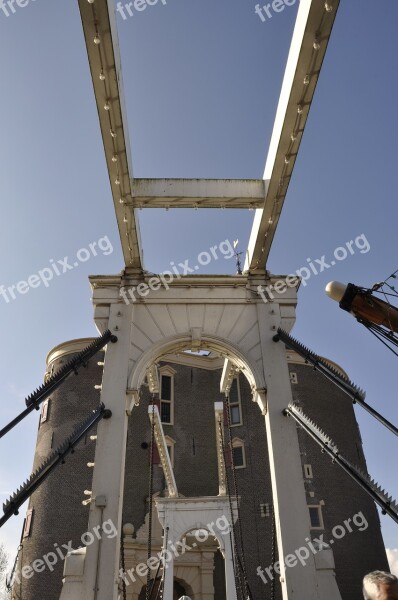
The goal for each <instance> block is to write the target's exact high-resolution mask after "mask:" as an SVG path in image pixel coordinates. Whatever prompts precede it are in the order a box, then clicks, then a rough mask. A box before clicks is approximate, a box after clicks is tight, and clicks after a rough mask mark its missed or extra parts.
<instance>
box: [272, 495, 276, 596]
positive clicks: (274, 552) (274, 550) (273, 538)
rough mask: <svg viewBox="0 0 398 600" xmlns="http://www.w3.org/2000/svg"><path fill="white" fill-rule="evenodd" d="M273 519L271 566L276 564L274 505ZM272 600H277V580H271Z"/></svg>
mask: <svg viewBox="0 0 398 600" xmlns="http://www.w3.org/2000/svg"><path fill="white" fill-rule="evenodd" d="M271 519H272V525H271V527H272V533H271V564H272V565H274V564H275V562H276V526H275V512H274V505H273V504H271ZM271 600H275V578H274V577H272V579H271Z"/></svg>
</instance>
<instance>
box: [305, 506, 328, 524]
mask: <svg viewBox="0 0 398 600" xmlns="http://www.w3.org/2000/svg"><path fill="white" fill-rule="evenodd" d="M308 510H309V512H310V522H311V529H324V526H323V517H322V507H321V506H320V505H319V504H318V505H316V506H309V507H308Z"/></svg>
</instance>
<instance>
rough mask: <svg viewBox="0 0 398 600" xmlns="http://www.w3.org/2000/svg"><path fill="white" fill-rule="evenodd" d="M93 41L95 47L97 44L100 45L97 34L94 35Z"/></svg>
mask: <svg viewBox="0 0 398 600" xmlns="http://www.w3.org/2000/svg"><path fill="white" fill-rule="evenodd" d="M93 41H94V44H95V45H96V46H98V44H100V43H101V40H100V36H99V35H98V33H96V34H95V38H94V40H93Z"/></svg>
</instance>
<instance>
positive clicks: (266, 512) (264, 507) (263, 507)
mask: <svg viewBox="0 0 398 600" xmlns="http://www.w3.org/2000/svg"><path fill="white" fill-rule="evenodd" d="M260 514H261V516H262V517H270V516H271V509H270V505H269V503H266V504H260Z"/></svg>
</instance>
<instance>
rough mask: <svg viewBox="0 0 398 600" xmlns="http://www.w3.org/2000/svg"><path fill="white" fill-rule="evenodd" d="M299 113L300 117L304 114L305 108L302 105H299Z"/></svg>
mask: <svg viewBox="0 0 398 600" xmlns="http://www.w3.org/2000/svg"><path fill="white" fill-rule="evenodd" d="M297 112H298V114H299V115H301V114H303V107H302V105H301V104H297Z"/></svg>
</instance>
